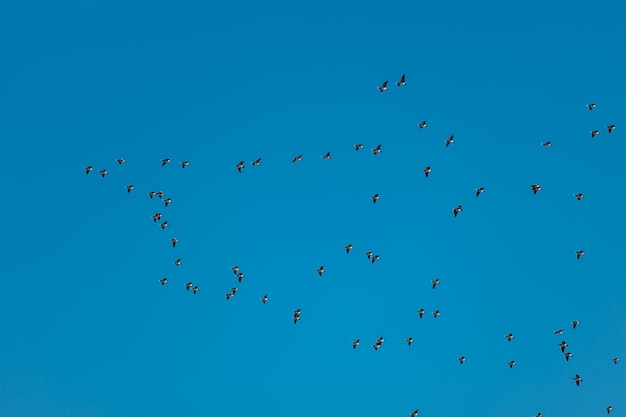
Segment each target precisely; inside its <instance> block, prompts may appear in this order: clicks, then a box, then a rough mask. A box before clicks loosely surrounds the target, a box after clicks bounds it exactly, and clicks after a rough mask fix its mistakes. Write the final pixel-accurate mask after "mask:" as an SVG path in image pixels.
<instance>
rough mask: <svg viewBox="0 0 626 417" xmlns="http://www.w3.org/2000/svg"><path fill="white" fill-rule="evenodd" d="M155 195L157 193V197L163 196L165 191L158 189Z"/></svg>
mask: <svg viewBox="0 0 626 417" xmlns="http://www.w3.org/2000/svg"><path fill="white" fill-rule="evenodd" d="M156 195H157V197H159V198H163V196H164V195H165V193H164V192H163V191H158V192H157V193H156Z"/></svg>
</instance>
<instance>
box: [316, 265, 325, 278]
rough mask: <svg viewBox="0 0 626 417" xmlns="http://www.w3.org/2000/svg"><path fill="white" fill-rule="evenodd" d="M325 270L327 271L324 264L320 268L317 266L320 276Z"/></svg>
mask: <svg viewBox="0 0 626 417" xmlns="http://www.w3.org/2000/svg"><path fill="white" fill-rule="evenodd" d="M324 272H326V271H325V270H324V266H320V267H319V268H317V273H318V274H319V276H320V277H321V276H322V274H323V273H324Z"/></svg>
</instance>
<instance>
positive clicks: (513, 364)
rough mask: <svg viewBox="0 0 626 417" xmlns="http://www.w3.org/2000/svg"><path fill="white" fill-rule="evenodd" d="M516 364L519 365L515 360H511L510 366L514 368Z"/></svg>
mask: <svg viewBox="0 0 626 417" xmlns="http://www.w3.org/2000/svg"><path fill="white" fill-rule="evenodd" d="M515 365H517V364H516V363H515V361H509V368H513V367H514V366H515Z"/></svg>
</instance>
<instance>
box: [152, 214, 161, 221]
mask: <svg viewBox="0 0 626 417" xmlns="http://www.w3.org/2000/svg"><path fill="white" fill-rule="evenodd" d="M161 217H163V215H162V214H161V213H154V214H153V215H152V221H153V222H155V223H156V222H157V221H159V220H161Z"/></svg>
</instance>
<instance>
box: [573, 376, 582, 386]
mask: <svg viewBox="0 0 626 417" xmlns="http://www.w3.org/2000/svg"><path fill="white" fill-rule="evenodd" d="M572 379H573V380H574V381H575V382H576V386H579V385H580V383H581V382H582V381H583V379H582V378H581V377H580V375H578V374H576V376H575V377H574V378H572Z"/></svg>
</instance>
